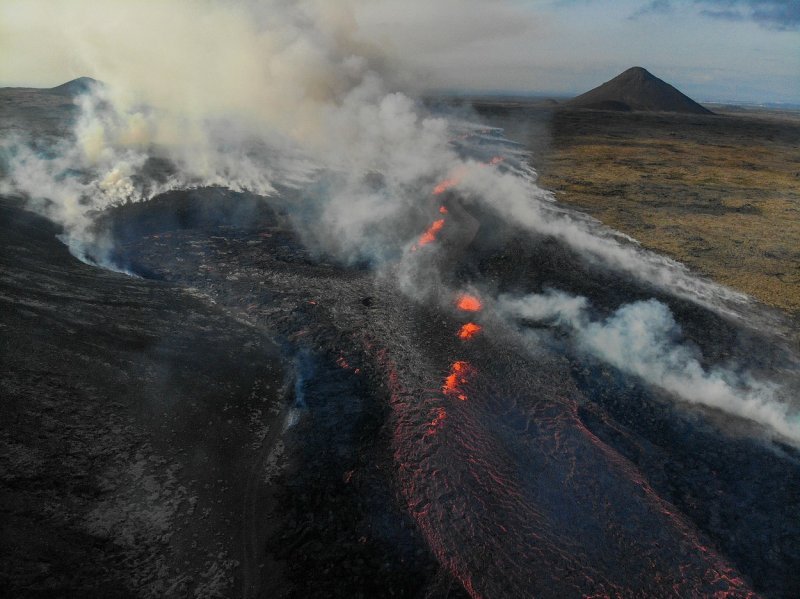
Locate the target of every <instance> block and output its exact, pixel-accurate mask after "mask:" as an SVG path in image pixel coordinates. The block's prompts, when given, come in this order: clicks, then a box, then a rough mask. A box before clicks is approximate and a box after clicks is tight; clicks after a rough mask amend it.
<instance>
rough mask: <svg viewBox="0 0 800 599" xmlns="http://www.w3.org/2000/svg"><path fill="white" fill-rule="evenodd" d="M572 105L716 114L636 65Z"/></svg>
mask: <svg viewBox="0 0 800 599" xmlns="http://www.w3.org/2000/svg"><path fill="white" fill-rule="evenodd" d="M564 106H567V107H570V108H588V109H592V110H622V111H631V110H644V111H649V112H685V113H692V114H713V113H712V112H711V111H710V110H708V109H707V108H704V107H703V106H701V105H700V104H698V103H697V102H695V101H694V100H692V99H691V98H690V97H688V96H686V95H685V94H683V93H681V92H680V91H678V90H677V89H675V88H674V87H672V86H671V85H670V84H669V83H666V82H665V81H662V80H661V79H659V78H658V77H656V76H655V75H653V74H652V73H650V72H649V71H647V70H646V69H643V68H642V67H632V68H630V69H628V70H627V71H625V72H624V73H621V74H619V75H617V76H616V77H614V78H613V79H611V80H610V81H607V82H605V83H604V84H603V85H601V86H599V87H596V88H594V89H592V90H590V91H588V92H586V93H585V94H581V95H580V96H578V97H576V98H573V99H572V100H570V101H568V102H566V103H565V104H564Z"/></svg>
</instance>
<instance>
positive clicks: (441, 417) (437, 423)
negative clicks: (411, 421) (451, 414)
mask: <svg viewBox="0 0 800 599" xmlns="http://www.w3.org/2000/svg"><path fill="white" fill-rule="evenodd" d="M446 418H447V410H445V409H444V408H439V409H438V410H437V411H436V417H435V418H434V419H433V420H431V421H430V423H429V424H428V432H427V433H426V434H428V435H435V434H436V433H437V432H438V429H440V428H441V427H442V425H443V424H444V421H445V419H446Z"/></svg>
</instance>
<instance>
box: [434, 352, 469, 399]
mask: <svg viewBox="0 0 800 599" xmlns="http://www.w3.org/2000/svg"><path fill="white" fill-rule="evenodd" d="M473 374H475V368H473V367H472V366H471V365H470V364H469V362H463V361H458V362H453V365H452V366H451V367H450V374H449V375H447V378H446V379H444V385H442V393H444V394H445V395H447V396H449V397H457V398H458V399H460V400H461V401H466V400H467V395H466V393H464V389H463V385H466V384H467V383H468V382H469V377H471V376H472V375H473Z"/></svg>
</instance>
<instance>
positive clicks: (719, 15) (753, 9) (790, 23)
mask: <svg viewBox="0 0 800 599" xmlns="http://www.w3.org/2000/svg"><path fill="white" fill-rule="evenodd" d="M681 4H684V5H686V4H688V5H693V6H695V7H697V8H699V9H700V14H702V15H703V16H706V17H709V18H712V19H722V20H727V21H744V20H747V19H750V20H752V21H755V22H756V23H758V24H760V25H762V26H764V27H766V28H768V29H775V30H794V29H800V2H797V1H796V0H689V1H688V2H680V1H676V0H652V1H650V2H648V3H646V4H645V5H644V6H642V7H641V8H639V9H638V10H637V11H636V12H634V13H633V15H631V18H634V19H636V18H639V17H643V16H646V15H651V14H669V13H671V12H673V11H674V10H675V9H676V8H677V7H678V6H680V5H681Z"/></svg>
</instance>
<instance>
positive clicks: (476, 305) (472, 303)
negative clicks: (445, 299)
mask: <svg viewBox="0 0 800 599" xmlns="http://www.w3.org/2000/svg"><path fill="white" fill-rule="evenodd" d="M456 306H457V307H458V309H459V310H463V311H464V312H480V311H481V310H482V309H483V304H482V303H481V300H479V299H478V298H477V297H475V296H474V295H470V294H469V293H462V294H461V296H459V298H458V302H456Z"/></svg>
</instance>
